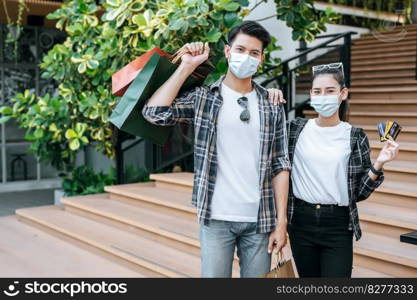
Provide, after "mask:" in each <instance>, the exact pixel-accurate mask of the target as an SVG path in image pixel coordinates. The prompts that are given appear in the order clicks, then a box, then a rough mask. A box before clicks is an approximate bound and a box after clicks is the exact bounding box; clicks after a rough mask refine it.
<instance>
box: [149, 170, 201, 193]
mask: <svg viewBox="0 0 417 300" xmlns="http://www.w3.org/2000/svg"><path fill="white" fill-rule="evenodd" d="M150 178H151V179H152V180H155V182H156V186H157V187H167V188H175V189H178V188H179V189H181V190H184V191H192V189H193V180H194V174H193V173H188V172H181V173H167V174H166V173H164V174H152V175H151V176H150Z"/></svg>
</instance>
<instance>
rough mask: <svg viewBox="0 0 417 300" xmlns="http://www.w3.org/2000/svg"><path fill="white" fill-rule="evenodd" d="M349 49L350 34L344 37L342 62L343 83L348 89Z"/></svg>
mask: <svg viewBox="0 0 417 300" xmlns="http://www.w3.org/2000/svg"><path fill="white" fill-rule="evenodd" d="M351 47H352V37H351V35H350V34H346V35H345V37H344V45H343V57H342V62H343V66H344V69H345V76H346V78H345V83H346V86H347V87H348V88H349V87H350V65H351V63H350V62H351Z"/></svg>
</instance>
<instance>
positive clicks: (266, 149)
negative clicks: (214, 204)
mask: <svg viewBox="0 0 417 300" xmlns="http://www.w3.org/2000/svg"><path fill="white" fill-rule="evenodd" d="M223 79H224V76H223V77H221V78H220V79H219V80H218V81H217V82H215V83H213V84H212V85H211V86H200V87H196V88H194V89H192V90H190V91H187V92H185V93H183V94H181V95H179V96H178V97H177V98H176V99H175V100H174V101H173V103H172V105H171V106H147V105H145V106H144V108H143V111H142V113H143V115H144V117H145V118H146V119H147V120H148V121H149V122H151V123H153V124H156V125H162V126H171V125H175V124H177V122H183V123H188V124H191V125H193V126H194V185H193V196H192V204H193V205H194V206H196V207H197V215H198V221H199V223H204V224H206V225H207V224H209V221H210V215H211V207H210V205H211V200H212V196H213V191H214V185H215V182H216V173H217V153H216V138H217V126H216V125H217V117H218V115H219V110H220V107H221V105H222V102H223V98H222V96H221V91H220V89H221V83H222V81H223ZM252 83H253V85H254V87H255V90H256V93H257V96H258V99H259V100H258V101H259V114H260V133H259V134H260V136H259V137H260V145H259V154H260V159H259V166H258V167H259V170H260V172H259V174H260V175H259V197H260V204H259V210H258V218H257V229H256V231H257V233H266V232H271V231H273V230H274V229H275V226H276V222H277V213H276V207H275V202H274V192H273V187H272V178H273V177H274V176H275V175H277V174H278V173H279V172H281V171H282V170H290V169H291V165H290V163H289V159H288V145H287V143H288V140H287V131H286V126H285V124H286V121H285V112H284V108H283V106H282V105H272V104H271V103H270V101H269V100H268V91H267V90H266V89H264V88H263V87H261V86H260V85H258V84H256V83H255V82H252ZM242 163H245V162H242Z"/></svg>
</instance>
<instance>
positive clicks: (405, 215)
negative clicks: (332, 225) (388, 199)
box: [358, 182, 417, 238]
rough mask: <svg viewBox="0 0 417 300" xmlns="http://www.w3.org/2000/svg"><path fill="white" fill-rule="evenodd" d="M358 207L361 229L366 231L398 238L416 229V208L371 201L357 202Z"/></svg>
mask: <svg viewBox="0 0 417 300" xmlns="http://www.w3.org/2000/svg"><path fill="white" fill-rule="evenodd" d="M384 184H386V183H385V182H384ZM358 208H359V218H360V220H361V227H362V230H365V231H367V232H372V233H377V234H382V235H386V236H391V237H393V238H399V236H400V235H401V234H403V233H407V232H410V231H417V209H411V208H405V207H400V206H396V205H395V204H394V203H392V205H387V204H381V203H377V202H371V201H360V202H358Z"/></svg>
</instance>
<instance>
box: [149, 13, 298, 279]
mask: <svg viewBox="0 0 417 300" xmlns="http://www.w3.org/2000/svg"><path fill="white" fill-rule="evenodd" d="M228 42H229V45H226V46H225V49H224V53H225V55H226V57H227V60H228V62H229V69H228V72H227V74H226V75H225V76H222V77H221V78H220V79H219V80H218V81H217V82H215V83H213V84H212V85H211V86H209V87H206V86H201V87H196V88H194V89H193V90H191V91H188V92H186V93H184V94H181V95H179V96H177V94H178V92H179V89H180V87H181V86H182V84H183V83H184V81H185V80H186V78H187V77H188V76H189V75H190V74H191V73H192V72H193V71H194V70H195V69H196V68H197V67H198V66H199V65H200V64H202V63H203V62H204V61H205V60H207V58H208V55H209V47H208V44H207V43H206V44H205V45H204V44H203V43H199V42H197V43H190V44H187V45H186V47H187V49H188V52H189V53H187V54H185V55H184V56H182V62H181V64H180V65H179V67H178V69H177V70H176V72H175V73H174V74H173V75H172V76H171V77H170V78H169V79H168V81H167V82H166V83H165V84H164V85H162V86H161V87H160V88H159V89H158V90H157V91H156V92H155V94H154V95H153V96H152V97H151V98H150V99H149V101H148V103H147V105H146V106H145V107H144V109H143V115H144V116H145V118H146V119H147V120H148V121H149V122H151V123H154V124H157V125H165V126H169V125H174V124H176V123H177V122H185V123H189V124H193V126H194V132H195V142H194V170H195V174H194V187H193V198H192V204H193V205H194V206H196V207H197V212H198V220H199V223H200V243H201V263H202V264H201V275H202V277H231V275H232V263H233V259H234V251H235V247H237V255H238V257H239V263H240V275H241V277H259V276H260V275H262V274H265V273H267V272H269V270H270V266H271V254H270V253H271V252H272V250H273V249H274V250H275V251H276V252H278V251H280V250H281V249H282V248H283V247H284V246H285V244H286V243H287V197H288V182H289V179H288V176H289V170H290V162H289V160H288V149H287V133H286V126H285V114H284V108H283V106H282V105H273V104H272V103H271V102H270V101H269V100H268V91H267V90H265V89H264V88H263V87H261V86H259V85H258V84H256V83H255V82H254V81H252V75H253V74H254V73H255V72H256V71H257V69H258V67H259V66H260V65H261V63H262V61H263V60H264V55H263V51H264V49H265V48H266V47H267V45H268V44H269V42H270V36H269V33H268V32H267V31H266V30H265V29H264V28H263V27H262V26H261V25H260V24H258V23H256V22H253V21H247V22H244V23H242V24H241V25H239V26H237V27H235V28H233V29H232V30H231V31H230V32H229V35H228ZM274 200H275V202H274ZM277 211H278V214H277Z"/></svg>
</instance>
